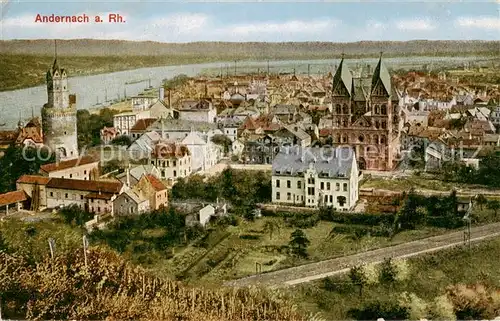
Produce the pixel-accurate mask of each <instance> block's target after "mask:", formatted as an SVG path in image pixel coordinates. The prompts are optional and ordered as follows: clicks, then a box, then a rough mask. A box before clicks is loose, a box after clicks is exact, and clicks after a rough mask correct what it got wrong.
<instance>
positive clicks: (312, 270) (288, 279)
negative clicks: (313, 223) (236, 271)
mask: <svg viewBox="0 0 500 321" xmlns="http://www.w3.org/2000/svg"><path fill="white" fill-rule="evenodd" d="M471 235H472V237H471V242H479V241H482V240H485V239H488V238H493V237H497V236H500V223H494V224H488V225H483V226H477V227H473V228H472V229H471ZM463 244H464V231H463V230H461V231H454V232H450V233H447V234H443V235H439V236H433V237H429V238H425V239H421V240H417V241H412V242H408V243H403V244H398V245H394V246H389V247H384V248H380V249H377V250H372V251H368V252H363V253H358V254H354V255H349V256H345V257H339V258H335V259H330V260H325V261H321V262H316V263H310V264H305V265H301V266H297V267H293V268H288V269H283V270H279V271H274V272H269V273H264V274H259V275H252V276H250V277H246V278H243V279H239V280H234V281H230V282H227V283H226V284H225V285H227V286H235V287H241V286H249V285H264V286H269V287H282V286H291V285H295V284H301V283H305V282H310V281H313V280H318V279H322V278H325V277H327V276H331V275H335V274H340V273H345V272H347V271H349V268H350V267H352V266H353V265H356V264H360V263H378V262H381V261H383V260H384V258H388V257H391V258H406V257H412V256H416V255H420V254H425V253H430V252H435V251H439V250H443V249H447V248H450V247H454V246H463Z"/></svg>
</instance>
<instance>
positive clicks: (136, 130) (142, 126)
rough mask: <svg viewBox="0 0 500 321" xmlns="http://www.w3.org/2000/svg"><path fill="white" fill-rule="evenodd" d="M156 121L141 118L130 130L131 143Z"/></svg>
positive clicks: (154, 119)
mask: <svg viewBox="0 0 500 321" xmlns="http://www.w3.org/2000/svg"><path fill="white" fill-rule="evenodd" d="M155 121H156V118H143V119H139V120H137V122H136V123H135V124H134V126H132V128H131V129H130V138H131V139H132V141H134V140H136V139H137V138H139V137H141V136H142V135H144V134H145V133H146V132H147V131H148V130H147V129H148V127H149V126H151V125H152V124H153V123H154V122H155Z"/></svg>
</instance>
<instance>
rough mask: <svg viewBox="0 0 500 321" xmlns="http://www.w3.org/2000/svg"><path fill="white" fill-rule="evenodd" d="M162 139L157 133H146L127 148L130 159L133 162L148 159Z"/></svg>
mask: <svg viewBox="0 0 500 321" xmlns="http://www.w3.org/2000/svg"><path fill="white" fill-rule="evenodd" d="M160 139H161V136H160V134H158V133H157V132H154V131H149V132H147V133H144V134H143V135H142V136H141V137H139V138H138V139H136V140H135V141H134V142H133V143H132V144H131V145H130V146H129V147H128V148H127V152H128V155H129V157H130V158H131V159H133V160H141V159H148V158H149V156H150V155H151V152H152V151H153V149H154V146H155V144H156V142H158V141H159V140H160Z"/></svg>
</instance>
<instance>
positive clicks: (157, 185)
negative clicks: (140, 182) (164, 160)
mask: <svg viewBox="0 0 500 321" xmlns="http://www.w3.org/2000/svg"><path fill="white" fill-rule="evenodd" d="M146 179H147V180H148V181H149V183H151V186H153V188H154V189H155V191H157V192H159V191H163V190H166V189H167V187H166V186H165V184H163V183H162V182H161V181H160V180H159V179H158V178H156V177H155V176H154V175H151V174H147V175H146Z"/></svg>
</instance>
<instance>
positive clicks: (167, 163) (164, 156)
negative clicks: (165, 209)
mask: <svg viewBox="0 0 500 321" xmlns="http://www.w3.org/2000/svg"><path fill="white" fill-rule="evenodd" d="M150 164H151V165H153V166H156V168H158V170H159V171H160V178H161V179H162V180H166V181H167V182H168V185H170V186H172V185H173V184H174V183H175V181H176V180H177V179H179V178H181V177H182V178H184V177H187V176H189V175H191V152H190V151H189V149H188V148H187V147H186V146H185V145H181V144H177V143H170V142H158V143H157V144H156V146H155V148H154V151H153V153H152V154H151V160H150Z"/></svg>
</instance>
